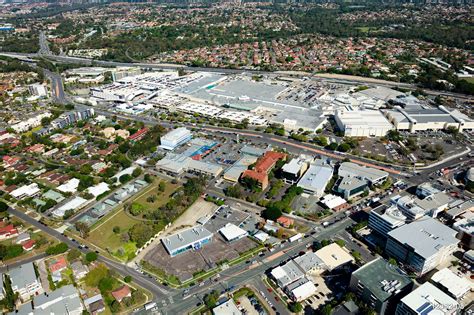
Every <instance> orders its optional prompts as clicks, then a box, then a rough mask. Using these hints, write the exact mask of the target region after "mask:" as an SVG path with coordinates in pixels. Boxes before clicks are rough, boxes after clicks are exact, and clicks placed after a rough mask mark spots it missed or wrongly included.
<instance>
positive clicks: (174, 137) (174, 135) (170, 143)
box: [160, 127, 193, 150]
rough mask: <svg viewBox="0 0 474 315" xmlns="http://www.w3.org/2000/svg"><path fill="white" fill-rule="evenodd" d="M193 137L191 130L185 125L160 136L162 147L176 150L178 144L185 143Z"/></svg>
mask: <svg viewBox="0 0 474 315" xmlns="http://www.w3.org/2000/svg"><path fill="white" fill-rule="evenodd" d="M192 137H193V135H192V134H191V131H189V130H188V129H186V128H185V127H181V128H176V129H173V130H171V131H170V132H168V133H167V134H166V135H164V136H162V137H161V138H160V140H161V145H160V148H163V149H165V150H174V149H176V148H177V147H178V146H180V145H183V144H185V143H186V142H188V141H189V140H191V138H192Z"/></svg>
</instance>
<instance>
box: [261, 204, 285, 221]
mask: <svg viewBox="0 0 474 315" xmlns="http://www.w3.org/2000/svg"><path fill="white" fill-rule="evenodd" d="M282 214H283V213H282V211H281V210H280V208H279V207H277V206H275V203H271V204H269V205H267V208H266V209H265V210H263V213H262V216H263V217H264V218H265V219H267V220H272V221H275V220H276V219H278V218H279V217H281V215H282Z"/></svg>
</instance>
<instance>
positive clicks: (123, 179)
mask: <svg viewBox="0 0 474 315" xmlns="http://www.w3.org/2000/svg"><path fill="white" fill-rule="evenodd" d="M131 179H132V176H130V174H123V175H122V176H120V177H119V181H120V183H122V184H125V183H126V182H128V181H130V180H131Z"/></svg>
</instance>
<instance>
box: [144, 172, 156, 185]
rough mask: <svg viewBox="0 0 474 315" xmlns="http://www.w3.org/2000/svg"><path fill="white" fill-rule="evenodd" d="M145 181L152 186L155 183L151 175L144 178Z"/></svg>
mask: <svg viewBox="0 0 474 315" xmlns="http://www.w3.org/2000/svg"><path fill="white" fill-rule="evenodd" d="M143 179H144V180H145V182H147V183H148V184H151V183H153V181H154V177H153V176H151V175H150V174H148V173H147V174H145V176H144V177H143Z"/></svg>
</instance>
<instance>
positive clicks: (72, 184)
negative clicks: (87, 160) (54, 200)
mask: <svg viewBox="0 0 474 315" xmlns="http://www.w3.org/2000/svg"><path fill="white" fill-rule="evenodd" d="M77 187H79V179H77V178H71V179H70V180H68V181H67V182H66V183H64V184H62V185H61V186H58V187H57V188H56V189H57V190H59V191H61V192H65V193H66V192H69V193H75V192H76V191H77Z"/></svg>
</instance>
